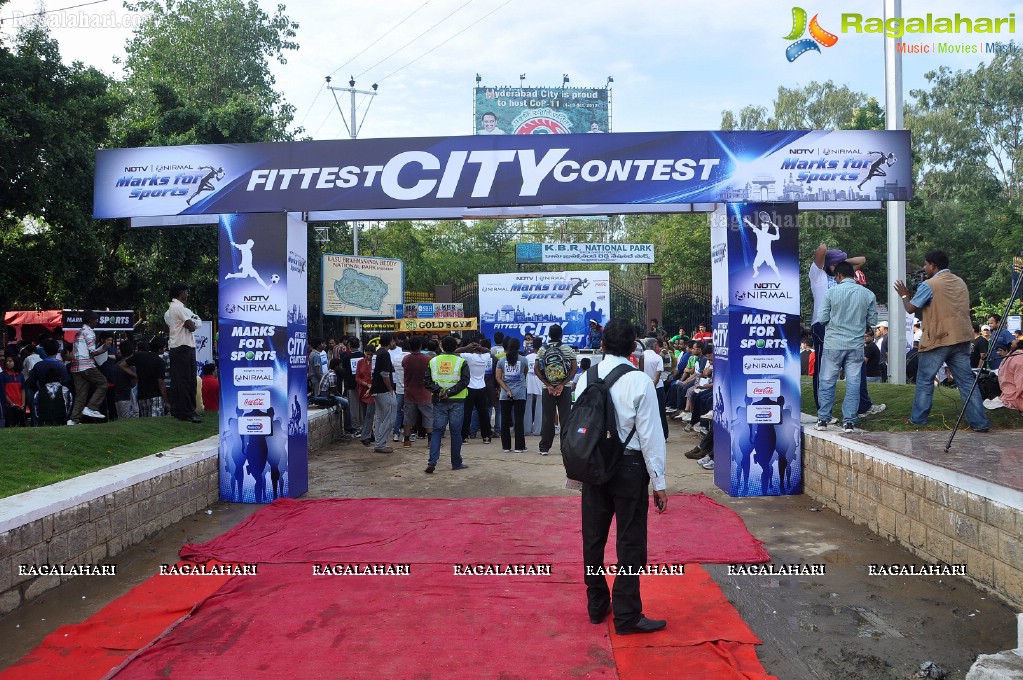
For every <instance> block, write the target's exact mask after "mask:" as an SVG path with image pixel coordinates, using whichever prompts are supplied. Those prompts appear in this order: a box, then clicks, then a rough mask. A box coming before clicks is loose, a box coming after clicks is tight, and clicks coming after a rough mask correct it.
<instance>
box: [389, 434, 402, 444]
mask: <svg viewBox="0 0 1023 680" xmlns="http://www.w3.org/2000/svg"><path fill="white" fill-rule="evenodd" d="M391 441H392V442H397V441H401V439H400V438H399V437H398V435H396V434H392V435H391Z"/></svg>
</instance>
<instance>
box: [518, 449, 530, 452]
mask: <svg viewBox="0 0 1023 680" xmlns="http://www.w3.org/2000/svg"><path fill="white" fill-rule="evenodd" d="M527 451H529V449H515V453H526V452H527Z"/></svg>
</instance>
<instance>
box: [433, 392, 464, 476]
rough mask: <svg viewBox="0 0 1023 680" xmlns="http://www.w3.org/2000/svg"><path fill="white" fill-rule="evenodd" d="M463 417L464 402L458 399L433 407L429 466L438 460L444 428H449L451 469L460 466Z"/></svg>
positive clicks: (446, 400)
mask: <svg viewBox="0 0 1023 680" xmlns="http://www.w3.org/2000/svg"><path fill="white" fill-rule="evenodd" d="M464 417H465V402H464V401H462V400H461V399H459V400H458V401H452V400H450V399H445V400H444V401H438V402H437V403H436V404H434V405H433V433H432V434H431V435H430V461H429V462H430V465H437V461H438V460H440V440H441V437H443V436H444V428H445V427H447V426H448V425H450V426H451V467H453V468H456V467H458V466H459V465H461V464H462V420H463V418H464Z"/></svg>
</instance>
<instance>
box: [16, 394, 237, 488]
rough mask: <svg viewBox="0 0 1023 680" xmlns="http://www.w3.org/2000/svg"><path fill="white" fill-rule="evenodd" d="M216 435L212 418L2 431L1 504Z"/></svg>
mask: <svg viewBox="0 0 1023 680" xmlns="http://www.w3.org/2000/svg"><path fill="white" fill-rule="evenodd" d="M217 430H218V425H217V416H216V414H213V413H210V414H207V415H206V416H205V417H204V418H203V422H202V424H199V425H196V424H193V423H188V422H182V421H180V420H176V419H174V418H170V417H163V418H135V419H132V420H115V421H113V422H111V423H102V424H97V425H79V426H77V427H17V428H6V429H0V498H6V497H7V496H12V495H14V494H18V493H22V492H23V491H28V490H30V489H36V488H39V487H41V486H46V485H48V484H53V483H55V482H59V481H62V480H65V479H71V478H72V477H78V476H79V475H84V474H86V473H88V472H95V471H96V470H102V469H104V468H108V467H110V466H111V465H117V464H118V463H123V462H125V461H129V460H136V459H138V458H144V457H145V456H149V455H152V454H155V453H158V452H160V451H166V450H167V449H171V448H174V447H175V446H181V445H182V444H189V443H191V442H195V441H199V440H200V439H205V438H206V437H210V436H212V435H215V434H216V433H217Z"/></svg>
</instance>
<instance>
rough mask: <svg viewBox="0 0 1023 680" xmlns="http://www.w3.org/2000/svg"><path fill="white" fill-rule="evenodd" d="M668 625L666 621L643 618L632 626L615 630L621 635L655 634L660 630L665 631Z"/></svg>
mask: <svg viewBox="0 0 1023 680" xmlns="http://www.w3.org/2000/svg"><path fill="white" fill-rule="evenodd" d="M666 625H668V622H667V621H665V620H664V619H648V618H647V617H645V616H644V617H643V618H641V619H640V620H639V621H637V622H636V623H634V624H632V625H631V626H623V627H621V628H617V627H616V628H615V632H616V633H618V634H619V635H634V634H636V633H654V632H656V631H659V630H663V629H664V627H665V626H666Z"/></svg>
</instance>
